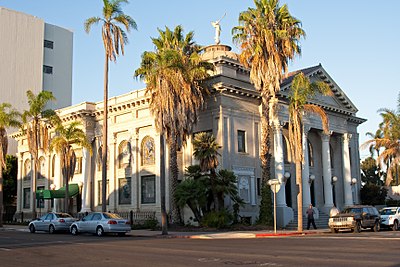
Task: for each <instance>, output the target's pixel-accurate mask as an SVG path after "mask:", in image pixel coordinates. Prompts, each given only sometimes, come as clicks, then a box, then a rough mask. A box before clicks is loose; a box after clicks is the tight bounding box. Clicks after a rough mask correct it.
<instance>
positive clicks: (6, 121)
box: [0, 103, 21, 227]
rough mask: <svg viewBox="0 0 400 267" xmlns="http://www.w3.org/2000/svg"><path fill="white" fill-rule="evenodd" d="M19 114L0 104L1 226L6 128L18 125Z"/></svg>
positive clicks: (4, 104) (6, 140)
mask: <svg viewBox="0 0 400 267" xmlns="http://www.w3.org/2000/svg"><path fill="white" fill-rule="evenodd" d="M20 116H21V114H20V113H19V112H18V111H16V110H15V109H13V108H12V107H11V104H9V103H1V104H0V227H3V170H5V169H6V168H7V165H6V155H7V150H8V136H7V130H6V129H7V128H9V127H19V126H20V125H21V122H20V121H19V118H20Z"/></svg>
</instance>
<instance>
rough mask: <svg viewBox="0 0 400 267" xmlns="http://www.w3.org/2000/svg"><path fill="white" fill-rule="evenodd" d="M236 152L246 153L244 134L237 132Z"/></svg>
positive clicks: (243, 132)
mask: <svg viewBox="0 0 400 267" xmlns="http://www.w3.org/2000/svg"><path fill="white" fill-rule="evenodd" d="M237 135H238V152H241V153H246V132H245V131H241V130H238V131H237Z"/></svg>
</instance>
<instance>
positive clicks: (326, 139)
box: [319, 131, 333, 142]
mask: <svg viewBox="0 0 400 267" xmlns="http://www.w3.org/2000/svg"><path fill="white" fill-rule="evenodd" d="M332 133H333V131H329V132H328V133H324V132H319V136H321V140H322V142H329V139H330V138H331V135H332Z"/></svg>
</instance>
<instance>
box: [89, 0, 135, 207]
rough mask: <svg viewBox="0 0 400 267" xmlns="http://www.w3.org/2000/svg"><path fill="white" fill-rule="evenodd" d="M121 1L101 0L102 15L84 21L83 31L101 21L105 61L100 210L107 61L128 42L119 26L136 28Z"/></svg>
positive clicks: (104, 190) (104, 172)
mask: <svg viewBox="0 0 400 267" xmlns="http://www.w3.org/2000/svg"><path fill="white" fill-rule="evenodd" d="M122 3H128V1H127V0H103V4H104V5H103V17H91V18H88V19H87V20H86V21H85V24H84V25H85V31H86V32H87V33H89V32H90V29H91V27H92V25H93V24H98V23H99V22H102V23H103V26H102V28H101V34H102V38H103V44H104V51H105V61H104V107H103V144H102V152H101V154H102V157H101V159H102V162H101V163H102V164H101V166H102V168H101V174H102V176H101V177H102V179H101V181H102V184H103V187H102V202H101V203H102V205H101V209H102V211H106V209H107V203H106V198H107V196H106V193H107V188H106V186H105V185H106V183H107V130H108V121H107V119H108V109H107V107H108V63H109V61H114V62H116V60H117V57H118V56H119V53H120V50H121V53H122V55H124V47H125V44H127V43H128V37H127V36H126V33H125V31H124V30H123V29H122V28H121V27H120V26H119V25H122V26H124V27H125V29H126V31H127V32H130V30H131V29H132V28H133V29H135V30H136V29H137V26H136V22H135V21H134V20H133V19H132V18H131V17H130V16H128V15H126V14H124V12H123V11H122V9H121V4H122Z"/></svg>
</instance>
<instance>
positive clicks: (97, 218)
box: [88, 213, 102, 233]
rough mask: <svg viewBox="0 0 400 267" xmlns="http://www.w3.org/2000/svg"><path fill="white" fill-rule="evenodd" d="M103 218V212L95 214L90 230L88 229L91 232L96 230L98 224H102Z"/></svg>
mask: <svg viewBox="0 0 400 267" xmlns="http://www.w3.org/2000/svg"><path fill="white" fill-rule="evenodd" d="M101 219H102V216H101V213H95V214H93V218H92V220H91V221H90V225H89V230H88V231H89V232H90V233H95V232H96V228H97V225H98V224H100V221H101Z"/></svg>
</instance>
